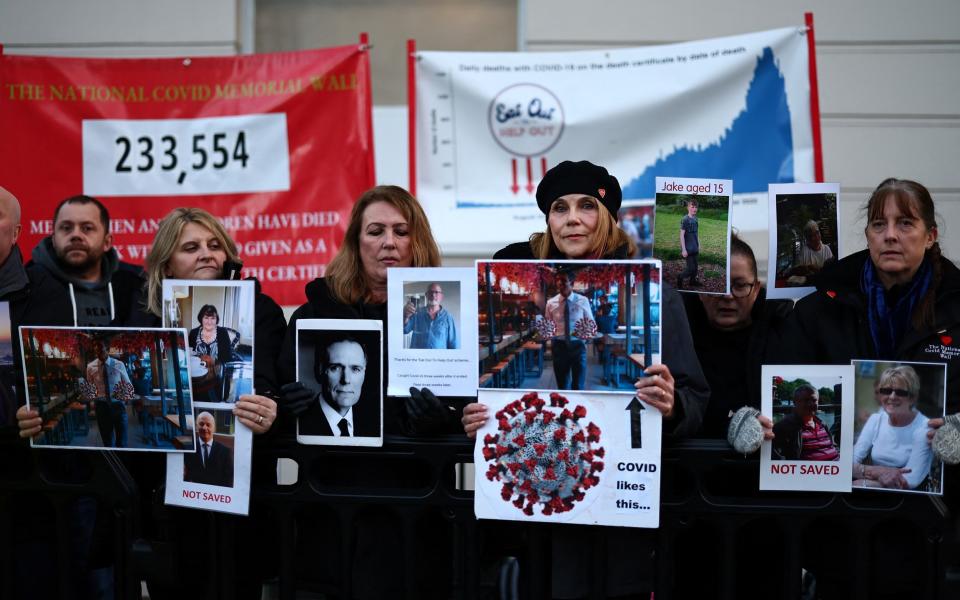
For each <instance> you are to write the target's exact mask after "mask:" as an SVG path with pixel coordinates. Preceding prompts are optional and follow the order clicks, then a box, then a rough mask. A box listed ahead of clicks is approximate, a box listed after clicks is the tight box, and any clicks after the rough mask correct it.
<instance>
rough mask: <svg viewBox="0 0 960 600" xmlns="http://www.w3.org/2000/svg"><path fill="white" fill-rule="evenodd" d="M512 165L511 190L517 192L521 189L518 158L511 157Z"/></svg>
mask: <svg viewBox="0 0 960 600" xmlns="http://www.w3.org/2000/svg"><path fill="white" fill-rule="evenodd" d="M510 166H511V167H513V185H511V186H510V191H511V192H513V193H514V194H516V193H517V192H519V191H520V186H519V185H517V159H515V158H511V159H510Z"/></svg>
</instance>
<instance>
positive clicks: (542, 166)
mask: <svg viewBox="0 0 960 600" xmlns="http://www.w3.org/2000/svg"><path fill="white" fill-rule="evenodd" d="M546 176H547V157H546V156H541V157H540V179H543V178H544V177H546Z"/></svg>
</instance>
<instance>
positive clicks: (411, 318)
mask: <svg viewBox="0 0 960 600" xmlns="http://www.w3.org/2000/svg"><path fill="white" fill-rule="evenodd" d="M426 297H427V298H426V300H427V301H426V306H423V307H420V308H417V307H416V305H415V304H414V303H413V302H408V303H407V304H406V305H405V306H404V307H403V333H405V334H407V333H413V335H412V336H411V338H410V341H409V344H405V345H404V346H405V347H406V348H412V349H418V350H456V349H458V348H460V337H459V336H458V335H457V324H456V321H455V320H454V318H453V316H452V315H451V314H450V313H449V312H448V311H447V310H446V309H445V308H443V304H442V303H443V287H442V286H441V285H440V284H439V283H436V282H434V283H431V284H430V285H429V286H427V293H426Z"/></svg>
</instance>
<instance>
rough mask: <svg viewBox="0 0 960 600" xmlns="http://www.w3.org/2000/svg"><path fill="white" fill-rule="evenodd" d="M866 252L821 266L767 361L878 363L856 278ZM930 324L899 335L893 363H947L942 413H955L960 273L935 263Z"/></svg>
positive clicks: (959, 385)
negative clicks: (813, 286) (936, 279)
mask: <svg viewBox="0 0 960 600" xmlns="http://www.w3.org/2000/svg"><path fill="white" fill-rule="evenodd" d="M868 258H869V253H868V251H866V250H864V251H862V252H857V253H856V254H852V255H850V256H848V257H846V258H844V259H843V260H840V261H838V262H837V263H835V264H833V265H831V266H829V267H826V268H824V270H823V271H821V272H820V275H819V277H818V278H817V291H815V292H813V293H812V294H810V295H808V296H806V297H805V298H803V299H801V300H800V301H799V302H797V305H796V307H795V308H794V310H793V312H792V313H791V314H790V316H789V317H788V318H787V319H786V321H785V322H784V327H783V330H782V333H781V335H780V340H779V343H778V344H777V348H776V349H775V350H774V351H773V353H772V355H771V358H772V359H773V360H772V362H776V363H779V364H834V365H840V364H842V365H845V364H850V361H851V360H852V359H867V360H870V359H877V358H879V357H878V356H877V351H876V348H875V347H874V344H873V339H872V337H871V336H870V328H869V325H868V323H867V301H866V296H865V294H864V293H863V291H861V289H860V278H861V273H862V272H863V266H864V263H865V262H866V261H867V260H868ZM940 260H941V262H940V266H941V273H942V276H941V277H942V278H941V281H940V285H939V287H938V288H937V296H936V305H935V316H934V323H933V325H932V326H929V327H924V328H923V329H920V330H914V329H913V328H912V327H911V328H910V329H909V330H908V331H907V332H906V333H905V334H904V335H903V339H902V340H901V341H900V345H899V347H898V348H897V350H896V356H895V357H884V358H896V359H897V360H904V361H917V362H939V363H946V364H947V413H948V414H949V413H955V412H957V411H958V410H960V270H958V269H957V267H956V266H954V264H953V263H952V262H950V261H949V260H948V259H946V258H941V259H940Z"/></svg>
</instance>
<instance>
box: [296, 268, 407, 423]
mask: <svg viewBox="0 0 960 600" xmlns="http://www.w3.org/2000/svg"><path fill="white" fill-rule="evenodd" d="M304 291H305V292H306V294H307V302H306V304H304V305H302V306H300V308H298V309H297V310H296V311H294V313H293V315H292V316H291V317H290V324H289V325H288V326H287V333H286V336H285V337H284V339H283V347H282V348H281V350H280V359H279V360H278V361H277V368H278V371H279V374H280V380H281V382H282V383H290V382H293V381H297V360H296V357H297V348H296V338H297V321H298V320H300V319H373V320H376V321H381V322H382V323H383V335H384V336H386V335H387V305H386V304H365V303H363V302H358V303H356V304H343V303H341V302H339V301H337V300H336V299H334V297H333V296H332V295H331V294H330V288H329V287H327V282H326V280H325V279H323V278H322V277H321V278H318V279H314V280H313V281H311V282H310V283H308V284H307V286H306V288H305V290H304ZM387 346H388V344H387V341H386V339H384V340H383V356H382V357H381V360H382V361H383V362H382V363H380V364H381V369H382V372H383V382H382V391H383V397H384V401H383V427H384V433H412V431H411V430H410V428H409V426H408V424H407V423H406V420H405V416H404V415H403V413H402V411H401V410H400V409H399V405H400V403H401V402H402V400H400V399H396V398H388V397H387V395H386V390H387V381H388V380H389V372H388V366H389V361H388V360H387ZM320 418H323V415H322V414H321V415H320ZM284 429H285V430H288V431H295V427H294V424H293V423H292V422H288V423H286V424H285V425H284Z"/></svg>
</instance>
